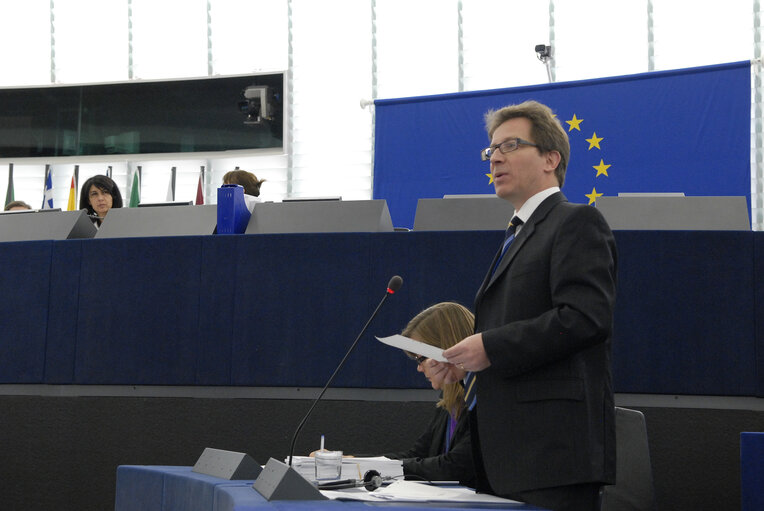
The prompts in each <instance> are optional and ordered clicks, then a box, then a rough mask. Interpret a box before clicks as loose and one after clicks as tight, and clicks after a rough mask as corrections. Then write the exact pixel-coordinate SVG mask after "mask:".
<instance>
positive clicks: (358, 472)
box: [286, 456, 403, 491]
mask: <svg viewBox="0 0 764 511" xmlns="http://www.w3.org/2000/svg"><path fill="white" fill-rule="evenodd" d="M286 463H288V460H287V461H286ZM292 468H294V469H295V470H296V471H297V472H298V473H299V474H300V475H302V476H303V477H304V478H305V479H308V480H309V481H313V480H315V479H316V458H312V457H310V456H293V457H292ZM368 470H376V471H377V472H379V474H380V475H381V476H382V477H403V463H402V462H401V460H391V459H390V458H385V457H384V456H371V457H350V456H347V457H344V458H342V473H341V475H340V479H361V480H362V479H363V476H364V475H366V472H367V471H368ZM364 491H366V490H364Z"/></svg>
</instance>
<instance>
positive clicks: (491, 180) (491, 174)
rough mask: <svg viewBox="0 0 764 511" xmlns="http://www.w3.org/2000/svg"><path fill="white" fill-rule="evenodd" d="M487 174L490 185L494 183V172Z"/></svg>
mask: <svg viewBox="0 0 764 511" xmlns="http://www.w3.org/2000/svg"><path fill="white" fill-rule="evenodd" d="M486 176H488V184H489V185H490V184H492V183H493V172H489V173H488V174H486Z"/></svg>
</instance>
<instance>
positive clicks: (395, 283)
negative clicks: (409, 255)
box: [289, 275, 403, 467]
mask: <svg viewBox="0 0 764 511" xmlns="http://www.w3.org/2000/svg"><path fill="white" fill-rule="evenodd" d="M402 285H403V279H402V278H401V277H399V276H398V275H395V276H394V277H393V278H391V279H390V282H388V283H387V292H386V293H385V296H383V297H382V301H380V302H379V305H377V308H376V309H374V312H373V313H372V315H371V317H370V318H369V320H368V321H367V322H366V324H365V325H364V327H363V329H362V330H361V333H360V334H358V337H356V338H355V341H353V344H352V345H351V346H350V348H349V349H348V350H347V353H345V356H344V357H343V358H342V360H341V361H340V363H339V365H338V366H337V369H335V370H334V373H332V375H331V376H330V377H329V381H327V382H326V385H324V388H323V389H321V393H320V394H319V395H318V397H317V398H316V399H315V400H313V404H312V405H311V406H310V409H309V410H308V413H306V414H305V417H303V418H302V420H301V421H300V424H299V425H298V426H297V429H296V430H295V432H294V436H292V443H291V444H290V446H289V466H290V467H291V466H292V455H293V454H294V444H295V443H296V442H297V435H299V434H300V430H301V429H302V427H303V426H304V425H305V422H306V421H307V420H308V417H310V414H311V412H313V409H314V408H315V407H316V405H317V404H318V402H319V401H320V400H321V398H322V397H323V396H324V393H325V392H326V389H328V388H329V385H331V383H332V381H334V377H335V376H337V373H338V372H339V371H340V369H342V366H343V365H345V361H346V360H347V359H348V357H349V356H350V354H351V353H352V352H353V350H354V349H355V346H356V344H358V341H359V340H360V339H361V336H363V334H364V333H365V332H366V329H367V328H368V327H369V325H370V324H371V322H372V320H373V319H374V318H375V317H376V315H377V312H379V309H380V308H381V307H382V304H383V303H385V300H387V297H388V296H390V295H392V294H395V292H396V291H398V290H399V289H400V288H401V286H402Z"/></svg>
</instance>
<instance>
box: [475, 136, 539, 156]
mask: <svg viewBox="0 0 764 511" xmlns="http://www.w3.org/2000/svg"><path fill="white" fill-rule="evenodd" d="M520 145H529V146H533V147H538V145H536V144H534V143H533V142H528V141H527V140H523V139H522V138H510V139H509V140H505V141H504V142H502V143H501V144H495V145H492V146H490V147H486V148H485V149H483V150H482V151H480V158H481V159H482V160H483V161H488V160H490V159H491V155H492V154H493V152H494V151H495V150H496V149H498V150H499V151H501V153H502V154H507V153H509V152H512V151H516V150H517V148H518V147H520Z"/></svg>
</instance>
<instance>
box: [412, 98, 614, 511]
mask: <svg viewBox="0 0 764 511" xmlns="http://www.w3.org/2000/svg"><path fill="white" fill-rule="evenodd" d="M486 127H487V130H488V135H489V138H490V140H491V145H490V146H489V147H488V148H487V149H485V150H484V151H483V159H484V160H490V166H491V173H492V175H493V182H494V186H495V190H496V194H497V195H498V196H499V197H501V198H503V199H505V200H508V201H510V202H511V203H512V205H513V206H514V208H515V214H514V216H513V218H512V222H511V223H512V224H514V226H513V227H511V228H510V229H512V230H514V233H513V234H512V235H509V230H508V239H507V240H506V242H505V244H504V246H503V247H501V248H500V250H499V252H498V253H497V255H496V257H495V259H494V261H493V262H492V263H491V267H490V268H489V270H488V273H487V275H486V277H485V280H484V281H483V284H482V285H481V286H480V289H479V290H478V293H477V296H476V298H475V304H474V307H475V334H473V335H471V336H469V337H467V338H465V339H463V340H462V341H461V342H459V343H458V344H456V345H455V346H453V347H452V348H450V349H448V350H446V351H445V352H444V355H445V356H446V358H447V359H448V363H445V362H444V363H440V362H435V361H433V360H428V361H426V363H425V365H426V371H425V373H426V375H427V376H428V378H429V379H430V381H431V382H432V384H433V387H436V388H438V387H439V386H440V385H442V384H443V383H449V382H453V381H454V380H456V379H457V378H456V376H455V374H454V373H455V368H461V369H463V370H467V371H470V374H468V376H467V378H466V379H465V386H466V387H467V389H466V392H467V394H468V396H469V397H468V398H467V400H468V404H469V405H471V406H472V411H471V421H472V422H471V426H472V439H473V451H474V452H473V455H474V458H475V463H476V467H475V468H476V472H477V476H478V485H477V486H478V490H482V491H487V492H491V493H494V494H496V495H500V496H503V497H507V498H511V499H515V500H520V501H524V502H528V503H530V504H534V505H538V506H541V507H545V508H548V509H554V510H568V509H570V510H584V509H585V510H594V509H598V508H599V493H600V489H601V487H602V485H603V484H612V483H614V482H615V423H614V420H615V419H614V403H613V390H612V383H611V370H610V338H611V331H612V323H613V307H614V302H615V279H616V248H615V242H614V238H613V234H612V232H611V231H610V228H609V227H608V225H607V223H606V222H605V220H604V219H603V217H602V215H601V214H600V213H599V212H598V211H597V210H596V209H595V208H593V207H591V206H586V205H577V204H572V203H569V202H568V201H567V199H566V198H565V196H564V195H563V194H562V192H561V191H560V188H561V187H562V185H563V183H564V179H565V170H566V167H567V162H568V157H569V155H570V146H569V142H568V137H567V134H566V133H565V130H564V129H563V128H562V126H560V123H559V122H558V121H557V119H556V118H555V117H554V115H553V113H552V111H551V110H550V109H549V108H548V107H546V106H545V105H542V104H540V103H536V102H533V101H528V102H525V103H522V104H519V105H511V106H508V107H505V108H503V109H500V110H498V111H493V112H489V113H488V114H486ZM518 225H519V228H518ZM470 387H471V388H470ZM473 399H474V401H473Z"/></svg>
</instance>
